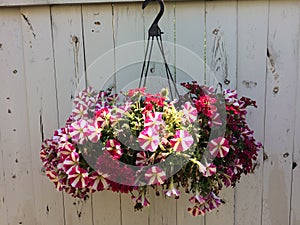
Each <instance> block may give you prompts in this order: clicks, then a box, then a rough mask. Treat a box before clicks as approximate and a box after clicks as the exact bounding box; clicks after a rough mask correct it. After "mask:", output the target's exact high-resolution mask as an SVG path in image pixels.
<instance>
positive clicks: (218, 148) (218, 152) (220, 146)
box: [208, 137, 230, 158]
mask: <svg viewBox="0 0 300 225" xmlns="http://www.w3.org/2000/svg"><path fill="white" fill-rule="evenodd" d="M208 149H209V151H210V153H211V155H212V156H214V157H218V158H223V157H225V156H226V155H227V154H228V152H229V149H230V146H229V141H228V140H227V139H225V138H223V137H218V138H215V139H213V140H211V141H210V142H209V143H208Z"/></svg>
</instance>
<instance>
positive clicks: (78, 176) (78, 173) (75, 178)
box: [68, 166, 89, 188]
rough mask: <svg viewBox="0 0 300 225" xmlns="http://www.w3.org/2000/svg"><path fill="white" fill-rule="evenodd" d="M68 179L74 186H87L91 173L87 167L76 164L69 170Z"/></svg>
mask: <svg viewBox="0 0 300 225" xmlns="http://www.w3.org/2000/svg"><path fill="white" fill-rule="evenodd" d="M68 179H69V180H70V184H71V186H72V187H74V188H85V187H87V185H88V183H89V174H88V172H87V171H86V170H85V169H83V168H80V167H79V166H75V167H72V168H71V170H70V171H69V173H68Z"/></svg>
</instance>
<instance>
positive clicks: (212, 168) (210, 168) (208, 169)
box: [203, 163, 217, 177]
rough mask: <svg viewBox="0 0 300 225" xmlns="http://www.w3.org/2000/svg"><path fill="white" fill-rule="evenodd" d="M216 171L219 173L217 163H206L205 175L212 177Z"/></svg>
mask: <svg viewBox="0 0 300 225" xmlns="http://www.w3.org/2000/svg"><path fill="white" fill-rule="evenodd" d="M216 173H217V167H216V165H214V164H212V163H209V164H207V165H206V170H205V173H204V174H203V176H205V177H210V176H212V175H214V174H216Z"/></svg>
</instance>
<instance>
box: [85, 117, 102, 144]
mask: <svg viewBox="0 0 300 225" xmlns="http://www.w3.org/2000/svg"><path fill="white" fill-rule="evenodd" d="M101 131H102V129H101V127H99V126H98V123H97V122H96V121H92V122H90V123H88V139H89V140H90V141H91V142H93V143H97V142H98V141H99V140H100V138H101Z"/></svg>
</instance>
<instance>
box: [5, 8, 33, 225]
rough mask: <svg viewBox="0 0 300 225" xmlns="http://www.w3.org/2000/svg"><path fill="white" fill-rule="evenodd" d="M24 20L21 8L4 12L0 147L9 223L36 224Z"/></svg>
mask: <svg viewBox="0 0 300 225" xmlns="http://www.w3.org/2000/svg"><path fill="white" fill-rule="evenodd" d="M21 18H22V17H21V15H20V11H19V9H18V8H14V9H1V10H0V21H1V22H0V26H1V29H0V40H1V41H0V42H1V44H2V47H1V50H0V66H1V83H0V85H1V86H0V105H1V110H0V124H1V127H0V132H1V143H0V144H1V149H2V156H3V167H4V174H3V175H4V176H5V177H4V178H5V198H4V200H5V205H6V208H7V223H6V224H33V225H34V224H36V220H35V199H34V185H33V173H32V162H31V161H32V159H31V154H32V153H31V146H30V131H29V128H28V124H29V121H28V113H27V112H28V105H27V99H26V82H25V74H24V61H23V43H22V27H21ZM2 201H3V199H2ZM4 219H5V218H4Z"/></svg>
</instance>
